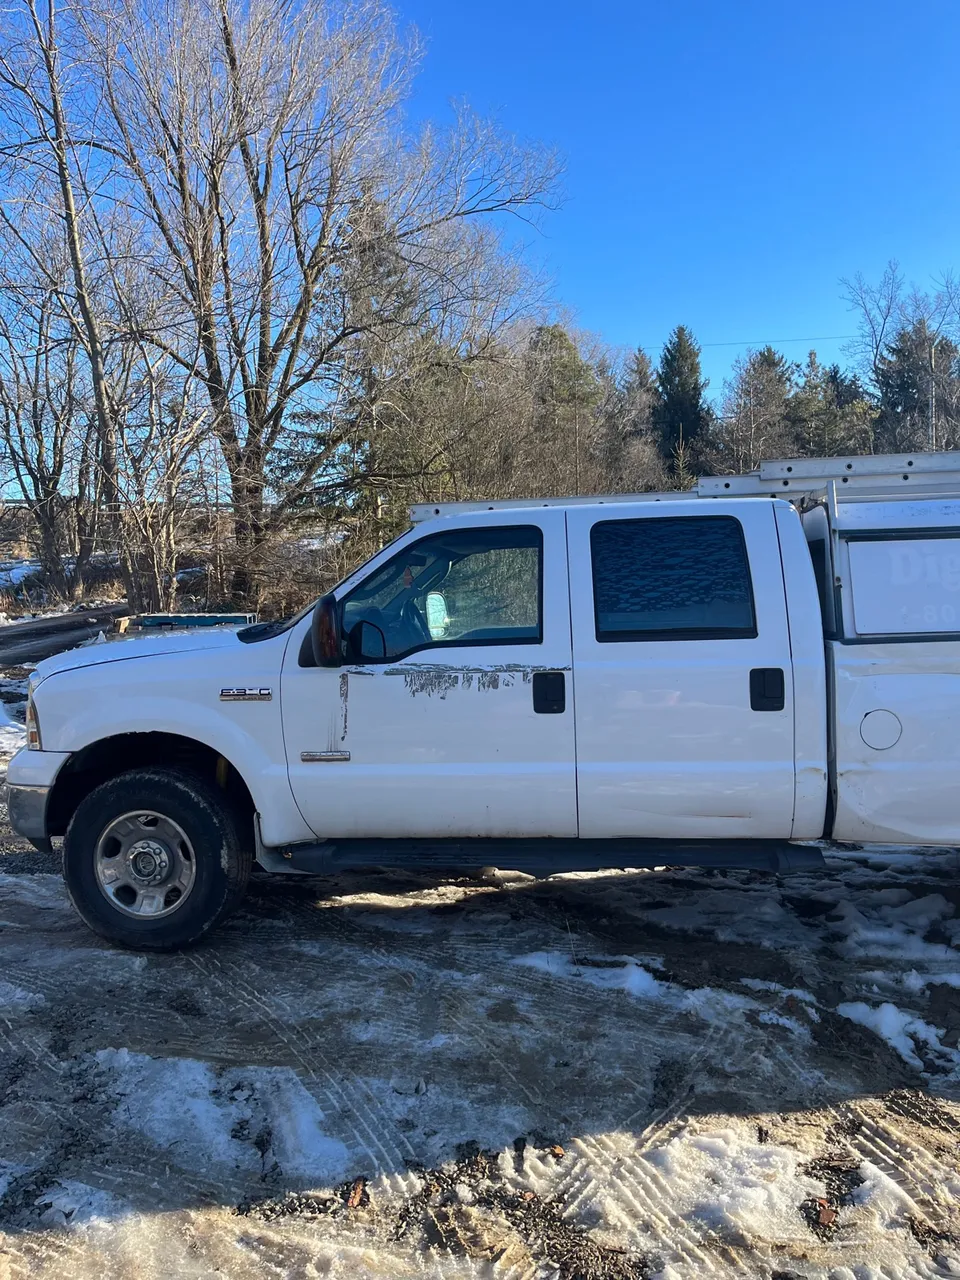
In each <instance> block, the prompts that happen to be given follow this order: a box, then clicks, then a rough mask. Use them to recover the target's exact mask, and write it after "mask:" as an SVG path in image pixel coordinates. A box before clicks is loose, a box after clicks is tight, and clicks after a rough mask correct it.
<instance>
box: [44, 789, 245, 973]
mask: <svg viewBox="0 0 960 1280" xmlns="http://www.w3.org/2000/svg"><path fill="white" fill-rule="evenodd" d="M251 863H252V856H251V853H250V849H249V846H248V844H246V843H245V842H244V841H242V840H241V838H240V833H239V831H238V828H237V821H236V817H235V815H234V813H233V811H232V809H231V807H230V805H229V804H228V803H227V802H226V799H225V798H224V797H223V795H222V794H221V793H220V792H219V791H218V790H217V789H216V788H215V787H213V786H211V785H210V784H208V783H207V782H205V781H204V780H203V779H202V778H200V777H197V776H196V775H194V774H189V773H182V772H179V771H174V770H165V769H135V770H132V771H131V772H129V773H123V774H120V775H119V776H118V777H116V778H111V779H110V781H109V782H104V783H103V784H102V785H101V786H99V787H97V788H96V789H95V790H94V791H92V792H91V793H90V795H88V796H87V797H86V799H85V800H84V801H83V802H82V804H80V806H79V807H78V808H77V811H76V813H75V814H74V815H73V818H72V820H71V822H70V825H69V827H68V828H67V834H66V837H65V839H64V844H63V878H64V880H65V881H66V884H67V890H68V892H69V894H70V899H71V901H72V902H73V905H74V906H75V907H76V909H77V911H78V912H79V913H80V915H81V916H82V917H83V919H84V920H85V921H86V923H87V924H88V925H89V926H90V928H91V929H93V931H94V932H95V933H99V934H100V935H101V936H102V937H104V938H109V939H110V941H111V942H119V943H120V944H121V945H123V946H126V947H137V948H141V949H144V950H151V951H170V950H174V949H175V948H177V947H184V946H187V945H188V944H189V943H191V942H196V941H197V939H198V938H200V937H202V935H203V934H205V933H207V932H208V931H209V930H210V929H212V928H213V927H214V926H215V925H217V924H219V922H220V921H221V920H223V919H224V918H225V917H226V916H228V915H229V914H230V912H231V911H232V910H233V909H234V908H235V907H236V906H237V904H238V903H239V902H240V899H241V898H242V897H243V893H244V890H245V889H246V887H247V880H248V879H249V876H250V867H251Z"/></svg>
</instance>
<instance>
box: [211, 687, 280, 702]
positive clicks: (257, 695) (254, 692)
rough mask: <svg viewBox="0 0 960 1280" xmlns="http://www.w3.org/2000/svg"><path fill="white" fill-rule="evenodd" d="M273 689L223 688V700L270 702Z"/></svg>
mask: <svg viewBox="0 0 960 1280" xmlns="http://www.w3.org/2000/svg"><path fill="white" fill-rule="evenodd" d="M272 697H273V690H272V689H221V690H220V701H221V702H269V701H270V699H271V698H272Z"/></svg>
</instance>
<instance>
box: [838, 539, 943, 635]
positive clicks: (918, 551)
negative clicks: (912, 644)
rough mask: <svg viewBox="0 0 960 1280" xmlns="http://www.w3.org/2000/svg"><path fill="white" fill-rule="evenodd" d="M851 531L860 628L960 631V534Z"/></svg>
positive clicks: (900, 631) (867, 631)
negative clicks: (886, 534) (857, 532)
mask: <svg viewBox="0 0 960 1280" xmlns="http://www.w3.org/2000/svg"><path fill="white" fill-rule="evenodd" d="M925 533H926V536H923V535H921V536H911V535H910V534H909V533H907V534H902V535H900V536H882V535H880V536H878V535H876V534H874V535H873V536H872V537H871V536H868V535H864V536H856V537H855V536H850V537H849V539H848V542H849V551H850V580H851V586H852V589H853V616H854V622H855V625H856V629H857V634H858V635H861V636H874V635H884V636H885V635H890V636H897V635H935V634H936V633H937V632H941V633H952V632H956V631H960V535H958V534H957V533H955V532H953V531H944V532H943V533H940V532H934V531H933V530H929V531H925Z"/></svg>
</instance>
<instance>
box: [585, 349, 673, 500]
mask: <svg viewBox="0 0 960 1280" xmlns="http://www.w3.org/2000/svg"><path fill="white" fill-rule="evenodd" d="M597 372H598V376H599V378H600V381H601V384H602V385H603V387H604V395H603V399H602V401H601V405H600V411H599V432H598V450H597V453H598V461H599V465H600V475H599V484H598V488H600V489H603V490H609V491H613V492H619V493H637V492H642V491H643V490H647V489H662V488H664V487H665V485H666V483H667V480H666V476H665V474H664V470H663V463H662V461H661V459H660V455H659V452H658V449H657V441H656V436H655V433H654V426H653V411H654V405H655V404H656V399H657V395H656V385H655V382H654V373H653V368H652V366H651V364H650V359H649V357H648V356H647V354H646V352H645V351H643V349H642V348H638V349H637V350H636V351H635V352H634V353H633V354H632V355H631V357H630V359H629V361H628V363H627V367H626V369H625V371H624V372H623V374H622V375H621V377H620V378H619V379H617V378H616V377H615V376H614V372H613V370H611V369H608V368H607V367H606V365H604V364H603V363H601V365H600V366H598V370H597Z"/></svg>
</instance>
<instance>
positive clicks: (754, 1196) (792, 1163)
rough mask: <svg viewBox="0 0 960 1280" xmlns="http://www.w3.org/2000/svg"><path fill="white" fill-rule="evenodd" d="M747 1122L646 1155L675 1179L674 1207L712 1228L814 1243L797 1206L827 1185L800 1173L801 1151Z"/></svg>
mask: <svg viewBox="0 0 960 1280" xmlns="http://www.w3.org/2000/svg"><path fill="white" fill-rule="evenodd" d="M748 1134H749V1130H747V1128H746V1126H744V1127H743V1128H742V1129H741V1128H739V1127H738V1128H733V1127H731V1128H726V1129H719V1130H715V1131H712V1132H707V1133H702V1134H690V1133H689V1132H688V1133H684V1134H681V1135H679V1136H678V1137H676V1138H673V1139H671V1141H670V1142H668V1143H667V1144H666V1145H665V1146H663V1147H660V1148H659V1149H657V1150H654V1151H650V1152H647V1153H645V1155H644V1156H643V1159H644V1160H646V1161H647V1162H648V1163H649V1164H651V1165H653V1166H654V1168H655V1169H657V1170H659V1172H660V1173H661V1174H662V1175H663V1176H664V1177H665V1178H666V1179H667V1180H668V1181H669V1183H670V1186H671V1191H672V1195H673V1208H674V1209H675V1211H676V1212H678V1213H679V1214H681V1215H682V1216H683V1217H685V1218H688V1219H695V1220H697V1221H698V1222H700V1223H702V1225H703V1226H704V1227H706V1228H707V1229H708V1230H709V1231H716V1232H723V1233H729V1232H735V1233H737V1234H739V1233H741V1232H742V1233H746V1234H747V1235H749V1236H752V1237H754V1238H756V1239H774V1240H777V1241H778V1242H779V1243H781V1244H782V1243H786V1242H788V1241H795V1242H797V1243H798V1244H801V1245H804V1246H806V1245H809V1240H810V1236H809V1230H808V1228H807V1226H806V1224H805V1223H804V1222H803V1219H802V1218H801V1216H800V1214H799V1213H798V1212H797V1206H798V1205H799V1204H801V1203H802V1201H804V1200H805V1199H807V1198H809V1197H811V1196H814V1197H815V1196H822V1195H823V1187H822V1185H821V1184H820V1183H819V1182H817V1181H816V1180H815V1179H813V1178H811V1177H808V1176H807V1175H805V1174H802V1173H800V1171H799V1166H800V1164H801V1163H802V1160H803V1157H802V1156H801V1154H800V1153H799V1152H798V1151H795V1150H793V1149H791V1148H789V1147H782V1146H778V1145H776V1144H774V1143H760V1142H758V1141H757V1140H756V1137H755V1134H756V1128H755V1126H754V1127H753V1135H751V1136H748Z"/></svg>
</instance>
